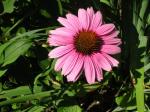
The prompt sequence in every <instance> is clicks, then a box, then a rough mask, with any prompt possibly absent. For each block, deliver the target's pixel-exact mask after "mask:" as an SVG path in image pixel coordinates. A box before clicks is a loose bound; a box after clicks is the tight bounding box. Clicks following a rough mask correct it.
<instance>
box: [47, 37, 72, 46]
mask: <svg viewBox="0 0 150 112" xmlns="http://www.w3.org/2000/svg"><path fill="white" fill-rule="evenodd" d="M73 38H74V37H62V36H58V35H51V36H50V37H49V39H48V41H49V44H50V45H53V46H62V45H68V44H73Z"/></svg>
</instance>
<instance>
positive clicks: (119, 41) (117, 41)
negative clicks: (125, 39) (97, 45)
mask: <svg viewBox="0 0 150 112" xmlns="http://www.w3.org/2000/svg"><path fill="white" fill-rule="evenodd" d="M104 44H107V45H111V44H116V45H120V44H121V39H119V38H113V39H107V40H104Z"/></svg>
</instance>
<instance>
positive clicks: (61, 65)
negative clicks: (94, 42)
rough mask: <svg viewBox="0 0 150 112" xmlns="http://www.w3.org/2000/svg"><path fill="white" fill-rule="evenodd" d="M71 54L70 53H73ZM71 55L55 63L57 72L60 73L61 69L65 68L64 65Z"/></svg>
mask: <svg viewBox="0 0 150 112" xmlns="http://www.w3.org/2000/svg"><path fill="white" fill-rule="evenodd" d="M71 52H72V51H71ZM71 52H70V53H71ZM70 53H68V54H66V55H64V56H62V57H60V58H58V60H57V61H56V63H55V67H54V70H55V71H60V70H61V68H62V67H63V65H64V63H65V60H66V59H67V58H68V56H69V55H70Z"/></svg>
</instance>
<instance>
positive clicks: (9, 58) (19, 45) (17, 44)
mask: <svg viewBox="0 0 150 112" xmlns="http://www.w3.org/2000/svg"><path fill="white" fill-rule="evenodd" d="M31 45H32V42H31V41H30V40H29V39H17V40H16V41H14V42H13V43H11V44H10V45H9V46H8V47H7V48H6V49H5V51H4V54H5V57H4V63H3V65H2V66H6V65H8V64H10V63H12V62H14V61H16V59H17V58H18V57H19V56H20V55H23V54H24V53H25V52H26V51H27V50H28V49H29V48H30V47H31Z"/></svg>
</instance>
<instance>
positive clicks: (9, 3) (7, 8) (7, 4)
mask: <svg viewBox="0 0 150 112" xmlns="http://www.w3.org/2000/svg"><path fill="white" fill-rule="evenodd" d="M14 3H15V0H5V1H3V6H4V12H3V13H12V12H13V11H14V8H15V7H14Z"/></svg>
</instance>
